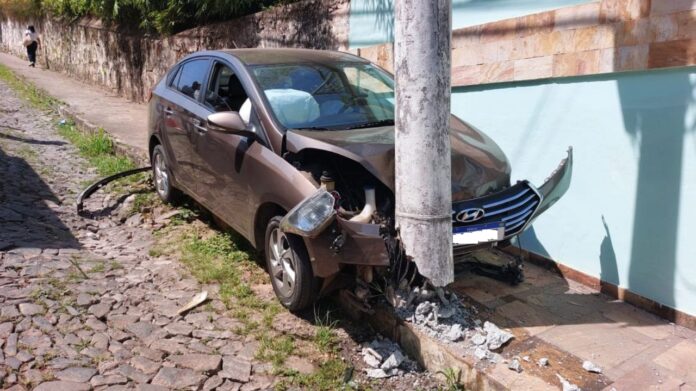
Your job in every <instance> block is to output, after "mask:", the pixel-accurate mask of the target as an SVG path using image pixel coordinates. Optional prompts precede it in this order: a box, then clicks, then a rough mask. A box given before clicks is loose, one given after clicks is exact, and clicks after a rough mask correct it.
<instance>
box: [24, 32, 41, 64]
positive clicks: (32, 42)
mask: <svg viewBox="0 0 696 391" xmlns="http://www.w3.org/2000/svg"><path fill="white" fill-rule="evenodd" d="M22 42H23V43H24V46H26V47H27V56H28V57H29V66H30V67H34V66H36V51H37V50H38V49H39V47H40V46H41V40H40V39H39V36H38V35H37V34H36V29H34V26H29V27H27V31H25V32H24V39H23V41H22Z"/></svg>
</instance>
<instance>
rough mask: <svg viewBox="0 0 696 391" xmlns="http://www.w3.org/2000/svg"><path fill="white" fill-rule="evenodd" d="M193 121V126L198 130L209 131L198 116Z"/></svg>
mask: <svg viewBox="0 0 696 391" xmlns="http://www.w3.org/2000/svg"><path fill="white" fill-rule="evenodd" d="M191 123H192V124H193V127H194V128H196V130H197V131H199V132H207V131H208V128H206V127H205V126H203V125H201V120H199V119H198V118H194V119H192V120H191Z"/></svg>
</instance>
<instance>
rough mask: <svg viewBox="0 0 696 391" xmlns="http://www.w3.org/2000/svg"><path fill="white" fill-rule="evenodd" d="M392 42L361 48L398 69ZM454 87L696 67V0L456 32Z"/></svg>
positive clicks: (657, 1)
mask: <svg viewBox="0 0 696 391" xmlns="http://www.w3.org/2000/svg"><path fill="white" fill-rule="evenodd" d="M392 47H393V45H391V44H383V45H377V46H373V47H368V48H362V49H357V50H354V52H357V53H358V54H359V55H361V56H363V57H366V58H368V59H370V60H372V61H374V62H376V63H378V64H380V65H382V66H383V67H385V68H387V69H390V70H391V69H392V62H393V58H392ZM452 48H453V50H452V84H453V85H454V86H465V85H476V84H486V83H498V82H510V81H522V80H532V79H543V78H551V77H567V76H579V75H592V74H599V73H609V72H618V71H631V70H645V69H656V68H665V67H677V66H686V65H695V64H696V2H694V1H692V0H652V1H651V0H601V1H598V2H595V3H589V4H583V5H579V6H573V7H567V8H562V9H558V10H554V11H548V12H542V13H538V14H533V15H527V16H524V17H519V18H513V19H506V20H502V21H499V22H493V23H488V24H484V25H479V26H473V27H467V28H463V29H457V30H454V31H453V32H452Z"/></svg>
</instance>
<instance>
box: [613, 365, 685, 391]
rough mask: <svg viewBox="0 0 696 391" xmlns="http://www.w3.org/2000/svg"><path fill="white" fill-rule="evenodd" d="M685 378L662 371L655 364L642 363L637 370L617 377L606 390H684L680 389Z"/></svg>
mask: <svg viewBox="0 0 696 391" xmlns="http://www.w3.org/2000/svg"><path fill="white" fill-rule="evenodd" d="M682 383H683V380H681V379H678V378H675V377H673V376H670V375H669V374H668V373H661V371H660V370H659V369H656V368H655V366H654V365H642V366H640V367H638V368H636V369H635V370H633V371H631V372H629V373H627V374H625V375H624V376H622V377H620V378H618V379H615V380H614V383H613V384H611V385H610V386H608V387H607V388H605V390H611V389H616V390H618V391H623V390H654V391H658V390H660V391H661V390H664V391H667V390H670V391H671V390H683V389H680V386H681V385H682Z"/></svg>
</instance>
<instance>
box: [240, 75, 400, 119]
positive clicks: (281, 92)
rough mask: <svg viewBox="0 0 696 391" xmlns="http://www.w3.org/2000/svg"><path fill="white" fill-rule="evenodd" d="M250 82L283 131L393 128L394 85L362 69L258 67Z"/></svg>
mask: <svg viewBox="0 0 696 391" xmlns="http://www.w3.org/2000/svg"><path fill="white" fill-rule="evenodd" d="M253 72H254V76H255V77H256V80H257V82H258V84H259V86H260V87H261V89H262V90H263V92H264V94H265V95H266V99H267V100H268V102H269V104H270V106H271V110H272V111H273V114H275V117H276V119H277V120H278V122H280V123H281V124H282V125H283V126H284V127H286V128H294V129H315V130H338V129H357V128H367V127H374V126H385V125H393V124H394V82H393V81H392V79H391V77H389V75H387V74H386V73H385V72H383V71H381V70H380V69H379V68H377V67H375V66H373V65H370V64H363V63H356V62H345V63H340V62H337V63H334V64H317V63H308V64H273V65H257V66H255V67H254V68H253Z"/></svg>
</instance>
